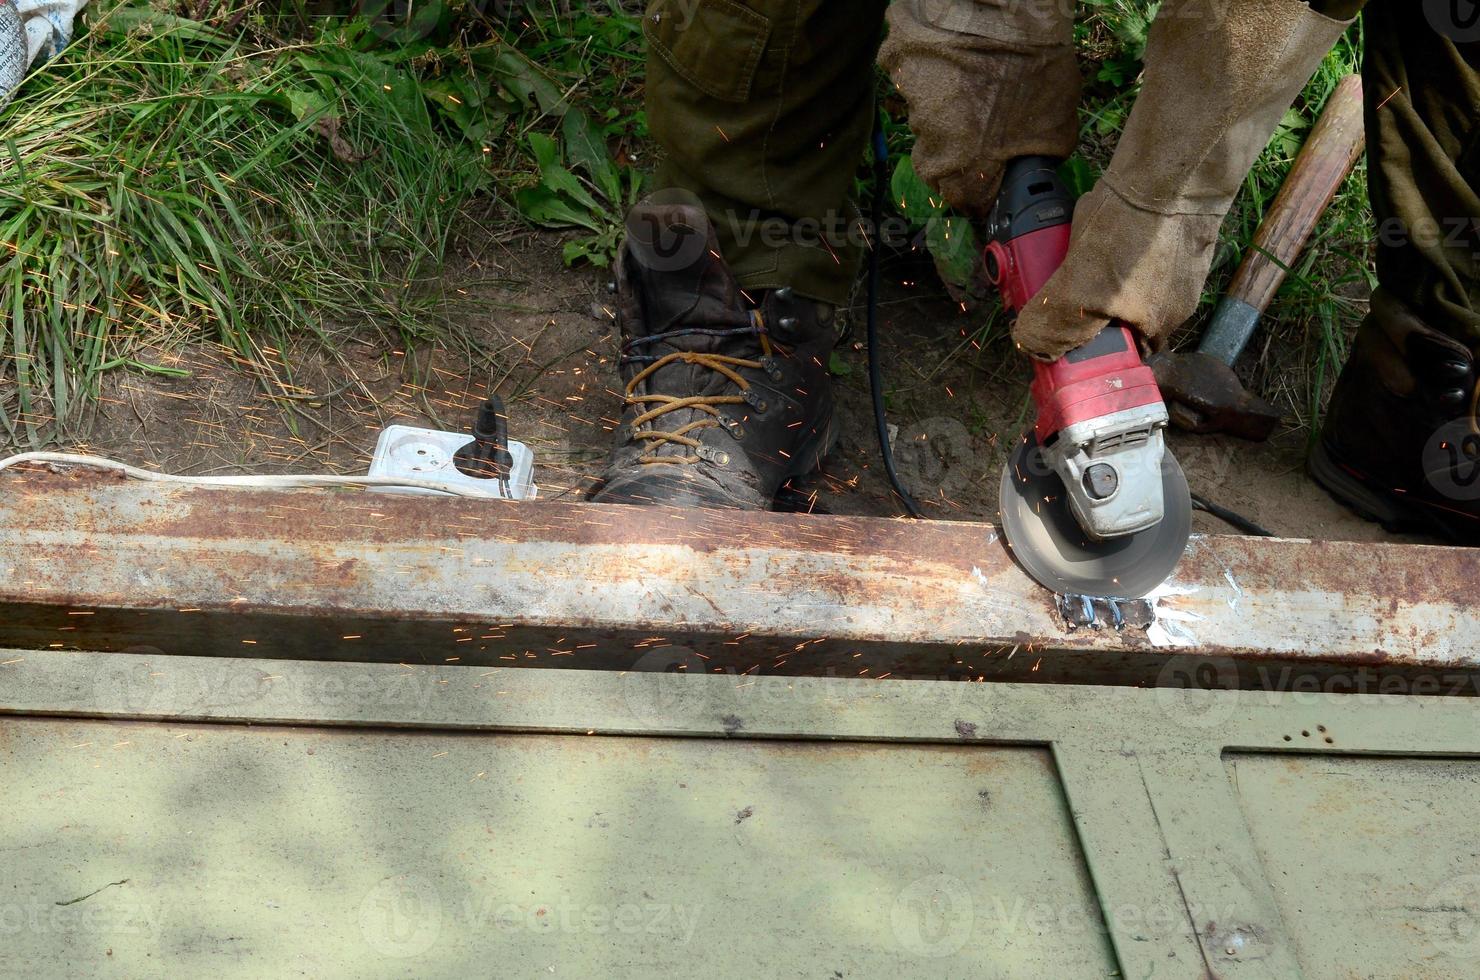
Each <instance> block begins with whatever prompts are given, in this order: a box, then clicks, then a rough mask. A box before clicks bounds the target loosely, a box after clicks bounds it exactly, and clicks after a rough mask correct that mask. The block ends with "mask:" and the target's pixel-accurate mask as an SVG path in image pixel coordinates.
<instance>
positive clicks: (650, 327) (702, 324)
mask: <svg viewBox="0 0 1480 980" xmlns="http://www.w3.org/2000/svg"><path fill="white" fill-rule="evenodd" d="M616 272H617V323H618V325H619V327H620V328H621V338H622V359H621V377H622V381H623V383H624V391H623V394H624V395H625V399H626V401H625V406H624V409H623V412H622V422H621V425H620V426H618V428H617V432H616V446H615V447H614V448H613V449H612V454H611V457H610V458H609V459H608V461H607V465H606V469H605V471H604V472H603V474H602V477H601V482H600V483H599V484H598V485H597V487H596V489H595V490H594V491H593V492H592V493H591V494H590V497H589V499H590V500H592V501H595V502H597V503H625V504H671V505H674V506H680V507H732V508H739V509H743V510H765V509H769V508H770V507H771V505H772V502H773V500H774V498H775V496H776V492H777V491H778V490H779V489H780V488H781V485H782V484H783V483H785V482H786V481H787V480H789V479H791V478H792V477H795V476H801V475H804V474H806V473H809V472H811V471H812V470H814V469H816V468H817V465H818V464H819V463H820V462H821V461H822V458H823V456H825V455H826V454H827V453H828V451H829V450H830V449H831V448H832V445H833V442H834V441H835V438H836V430H835V427H834V421H833V394H832V380H831V378H830V377H829V376H828V372H827V363H828V357H829V354H830V352H831V350H832V346H833V343H834V341H835V340H836V333H835V331H834V328H833V315H832V309H831V307H827V306H825V305H819V304H818V303H815V302H813V301H812V300H808V299H804V298H802V297H800V296H797V295H795V294H794V293H793V292H792V291H791V290H785V289H782V290H773V291H770V292H768V293H766V294H763V295H758V296H756V297H753V299H754V300H755V301H756V302H751V301H750V300H748V299H747V297H746V296H744V295H743V294H742V293H741V291H740V286H739V284H738V283H736V281H735V277H734V276H733V275H731V273H730V270H729V268H728V267H727V266H726V265H725V262H724V260H723V259H722V258H721V257H720V254H719V245H718V243H717V241H716V239H715V235H714V231H713V229H712V228H711V226H710V223H709V220H708V217H707V216H706V215H705V213H704V211H703V210H702V208H700V207H698V206H697V205H696V204H692V203H688V202H681V203H657V202H656V201H655V200H654V199H649V200H648V201H645V202H643V203H641V204H639V205H638V206H637V207H636V208H634V209H633V212H632V214H631V215H629V216H628V219H627V241H626V243H625V244H624V245H623V247H622V251H621V254H620V255H619V256H618V258H617V269H616Z"/></svg>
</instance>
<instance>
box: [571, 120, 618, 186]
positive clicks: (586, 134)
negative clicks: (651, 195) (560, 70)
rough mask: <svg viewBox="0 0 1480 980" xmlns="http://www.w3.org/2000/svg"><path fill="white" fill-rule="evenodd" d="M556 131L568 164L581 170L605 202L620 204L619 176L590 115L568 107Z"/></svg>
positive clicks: (604, 141)
mask: <svg viewBox="0 0 1480 980" xmlns="http://www.w3.org/2000/svg"><path fill="white" fill-rule="evenodd" d="M560 132H561V135H563V136H564V137H565V151H566V153H567V154H568V155H569V157H570V164H571V166H572V167H578V168H580V169H583V170H585V171H586V174H587V175H588V176H589V177H590V178H591V179H592V180H593V181H595V182H596V186H597V187H599V188H601V192H602V193H603V194H605V195H606V199H607V200H608V201H610V202H612V203H613V204H620V203H621V200H622V178H621V175H620V174H618V173H617V167H616V164H614V163H612V158H611V154H610V153H608V152H607V149H606V138H605V137H604V136H603V135H602V132H601V130H600V129H599V128H598V127H597V126H596V124H595V123H593V122H592V121H591V118H590V117H589V116H587V115H586V114H585V113H584V112H582V111H580V110H579V109H572V110H571V111H569V112H567V113H566V114H565V119H564V120H562V121H561V124H560Z"/></svg>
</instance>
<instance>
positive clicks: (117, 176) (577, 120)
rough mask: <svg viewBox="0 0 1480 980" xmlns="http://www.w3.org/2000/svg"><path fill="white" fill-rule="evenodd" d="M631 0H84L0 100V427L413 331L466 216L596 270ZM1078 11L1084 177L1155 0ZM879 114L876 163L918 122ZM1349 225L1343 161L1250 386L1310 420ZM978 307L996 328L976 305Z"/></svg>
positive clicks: (1276, 162) (1355, 218) (619, 116)
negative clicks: (303, 348)
mask: <svg viewBox="0 0 1480 980" xmlns="http://www.w3.org/2000/svg"><path fill="white" fill-rule="evenodd" d="M629 6H630V5H629V4H623V3H622V2H620V0H602V2H598V3H593V4H591V5H588V6H586V7H583V8H580V9H579V11H578V12H575V13H561V12H560V10H561V9H562V8H561V7H560V6H559V5H553V4H552V6H551V8H550V10H549V11H548V12H541V8H539V7H532V8H530V12H528V15H527V16H525V17H522V18H520V19H518V20H516V21H505V22H497V23H493V22H489V21H487V20H485V19H483V18H482V17H481V16H480V15H478V14H477V10H476V7H475V6H474V7H468V8H466V9H461V10H459V8H457V7H456V5H454V6H452V7H443V8H441V10H442V14H441V15H440V17H439V19H438V20H437V21H436V22H435V23H432V24H425V25H413V26H415V27H416V29H415V30H412V31H409V32H408V36H406V37H400V36H398V35H396V34H395V32H394V30H387V28H388V27H389V28H397V27H398V26H404V25H386V24H384V23H378V24H374V25H372V24H367V23H366V22H365V21H363V20H359V19H353V18H346V17H342V16H339V17H315V16H310V15H309V13H308V8H307V7H306V6H305V5H304V4H302V3H298V4H295V5H292V6H289V7H285V8H284V9H285V10H286V11H287V12H286V13H282V14H276V15H273V16H271V17H264V16H263V15H261V14H259V13H257V12H255V11H256V10H258V9H259V8H242V7H240V6H237V5H235V4H233V3H232V2H231V0H221V3H220V6H219V8H218V7H214V6H212V5H211V4H209V3H206V4H202V7H204V8H205V9H206V12H205V13H201V14H200V16H201V17H202V18H203V19H204V21H205V23H201V22H195V21H192V20H188V19H184V18H182V17H180V16H178V15H177V14H173V13H166V12H161V11H160V10H158V9H156V8H155V7H151V6H148V5H146V3H145V0H124V2H122V3H121V4H120V5H118V6H115V7H112V8H107V7H95V8H93V9H91V10H90V11H89V13H88V15H87V22H86V24H85V25H84V26H85V27H86V28H87V29H86V30H84V31H83V32H82V35H81V37H80V38H79V40H78V41H77V42H76V43H75V44H74V46H73V47H72V48H70V49H69V50H68V51H67V52H66V53H65V54H64V55H63V57H62V58H61V59H59V60H58V62H57V63H55V64H52V65H49V66H47V67H46V68H45V69H44V70H43V71H42V72H40V73H39V74H38V75H36V76H34V77H32V78H31V79H30V80H28V81H27V83H26V84H25V85H24V86H23V88H22V90H21V93H20V97H19V98H18V99H17V100H16V101H15V102H14V103H13V104H12V105H11V106H10V107H9V108H8V109H6V110H5V111H4V112H3V113H0V242H3V243H4V245H5V246H6V248H5V249H4V250H0V441H9V442H12V443H16V444H22V445H33V446H39V445H41V444H44V443H46V442H48V441H53V440H56V439H59V438H63V437H65V436H67V435H69V434H70V432H71V431H72V430H73V429H74V427H75V424H76V423H77V422H78V421H79V420H80V419H81V418H82V417H83V413H84V411H85V409H86V407H87V405H88V403H89V401H90V400H91V399H92V398H93V397H94V396H95V395H96V394H97V393H98V390H99V383H100V380H101V379H102V377H103V376H104V374H106V373H107V372H110V371H119V370H128V371H143V372H161V373H177V372H178V369H177V368H175V367H173V366H172V365H171V364H170V363H169V356H168V352H169V351H170V350H171V349H172V348H176V347H178V346H179V345H180V344H182V343H184V342H185V341H187V340H191V339H210V340H215V341H218V342H219V343H221V344H223V345H225V346H226V347H227V348H228V349H230V350H231V351H234V352H236V354H237V355H238V356H239V359H240V362H241V363H242V364H243V365H246V366H247V367H248V368H249V369H251V370H253V371H255V372H257V374H258V376H259V378H260V379H261V382H262V384H263V385H264V387H265V388H267V389H268V390H269V392H271V391H272V390H273V389H274V388H275V387H278V386H282V385H285V384H289V383H290V382H291V377H290V376H289V375H290V372H291V370H292V367H291V365H292V359H291V358H288V357H277V356H264V351H268V352H274V353H275V352H276V351H280V350H284V349H288V348H290V347H291V345H292V344H294V343H302V342H303V341H304V340H305V339H308V340H310V341H319V342H324V343H332V341H333V340H334V338H335V337H336V336H337V335H338V334H339V333H340V332H342V331H344V330H347V329H360V328H363V327H364V326H365V325H366V324H375V325H379V326H380V327H382V328H384V329H387V330H391V331H394V332H395V333H396V334H398V337H399V339H400V341H401V342H406V343H411V342H415V341H416V340H418V339H421V338H425V337H428V336H430V335H433V334H435V333H437V332H439V331H444V330H446V329H447V328H448V324H447V323H446V320H445V313H446V311H445V307H444V305H443V303H442V300H441V298H440V296H439V295H438V289H437V281H438V277H439V274H440V272H441V269H442V265H443V261H444V259H445V257H446V253H447V250H448V247H449V243H450V242H452V241H453V240H454V238H455V235H456V232H457V229H459V228H460V227H464V226H465V222H466V220H467V218H468V216H469V215H470V214H478V215H486V214H488V213H489V212H490V209H491V208H492V211H493V214H494V216H495V220H496V221H499V222H501V223H504V224H520V223H522V224H525V225H526V226H527V225H528V224H536V225H543V226H548V227H552V228H559V229H576V232H577V233H576V234H574V235H570V234H567V235H566V236H565V240H566V242H567V246H566V256H567V260H568V261H571V262H592V263H595V264H598V265H599V264H602V263H604V262H605V261H606V260H607V259H608V258H609V256H610V254H611V251H612V249H614V248H615V246H616V242H617V235H618V231H619V228H620V218H621V214H622V211H623V209H624V208H625V207H626V206H627V205H628V204H629V203H630V201H631V200H632V199H633V197H634V196H635V195H636V194H637V193H638V192H639V183H640V179H641V175H642V172H643V171H645V170H646V168H647V162H648V159H649V156H650V152H651V147H650V146H649V144H648V138H647V126H646V119H645V117H644V115H643V112H642V107H641V100H640V95H641V89H642V81H643V80H642V58H643V52H642V42H641V32H640V25H639V24H638V22H637V20H636V18H635V17H634V16H632V14H631V12H630V11H629V10H628V7H629ZM1089 7H1090V9H1089V12H1088V14H1087V16H1086V17H1085V18H1083V19H1082V21H1081V24H1080V25H1079V28H1078V32H1077V33H1078V43H1079V46H1080V50H1081V55H1082V57H1083V59H1084V62H1085V65H1086V72H1087V78H1088V80H1089V81H1088V85H1087V88H1086V98H1085V103H1084V112H1083V116H1082V118H1083V122H1084V130H1083V141H1082V143H1083V159H1082V162H1081V165H1082V166H1083V168H1084V170H1085V172H1086V173H1088V174H1089V175H1091V176H1092V175H1093V173H1094V172H1096V169H1097V168H1099V167H1101V166H1103V165H1104V163H1105V162H1107V160H1108V155H1109V148H1110V146H1111V145H1113V141H1114V138H1115V136H1116V134H1117V133H1118V131H1119V128H1120V127H1121V126H1122V125H1123V123H1124V119H1125V115H1126V113H1127V112H1128V110H1129V107H1130V105H1131V104H1132V101H1133V98H1134V92H1135V88H1136V79H1137V76H1138V74H1139V71H1140V57H1141V54H1142V49H1143V48H1144V41H1145V27H1146V23H1147V21H1148V13H1149V10H1150V5H1148V4H1147V3H1145V2H1144V0H1095V2H1092V3H1090V4H1089ZM243 9H247V10H250V11H252V12H251V13H249V14H243V13H242V10H243ZM388 34H389V35H390V36H389V37H388V36H387V35H388ZM1357 50H1358V47H1355V46H1353V45H1352V44H1350V43H1348V42H1343V45H1342V46H1341V47H1340V48H1338V50H1337V51H1336V52H1334V53H1333V54H1332V56H1331V57H1330V58H1328V59H1327V62H1326V64H1325V65H1324V66H1323V68H1322V70H1321V72H1320V73H1319V75H1318V76H1317V78H1316V79H1314V80H1313V81H1312V83H1311V85H1310V87H1309V88H1308V90H1307V91H1306V93H1305V95H1304V96H1303V97H1302V99H1301V100H1300V101H1299V103H1298V104H1297V106H1296V107H1295V109H1294V110H1292V112H1291V114H1290V115H1289V116H1287V118H1286V120H1285V124H1284V125H1283V126H1282V129H1281V132H1280V134H1278V135H1277V137H1276V139H1275V141H1274V142H1273V143H1272V145H1271V148H1270V150H1269V151H1268V152H1266V153H1265V154H1264V156H1263V157H1261V159H1260V161H1259V163H1258V164H1257V165H1256V167H1255V168H1254V170H1253V172H1252V173H1251V174H1250V177H1249V180H1248V183H1247V186H1246V188H1245V192H1244V193H1243V194H1242V195H1241V196H1240V199H1239V201H1238V203H1237V204H1236V207H1235V212H1234V214H1233V215H1232V216H1231V218H1230V220H1229V222H1228V223H1227V224H1226V226H1225V229H1224V233H1225V238H1226V244H1227V247H1226V248H1225V249H1224V250H1223V251H1224V255H1225V258H1226V259H1227V261H1225V262H1224V263H1223V264H1222V265H1220V267H1219V268H1218V269H1216V270H1215V274H1214V277H1213V280H1212V281H1211V282H1210V284H1209V294H1208V299H1209V302H1211V299H1212V297H1213V296H1214V295H1215V294H1216V292H1217V291H1218V290H1219V289H1220V288H1221V286H1222V284H1223V283H1224V282H1226V279H1227V277H1228V276H1229V275H1231V273H1232V268H1233V266H1234V264H1235V262H1234V261H1233V259H1234V257H1236V255H1237V254H1238V253H1239V252H1240V251H1241V249H1242V248H1243V246H1244V243H1246V242H1247V241H1248V240H1249V239H1250V238H1251V237H1252V235H1253V231H1254V229H1255V228H1256V227H1257V226H1258V222H1259V220H1260V218H1261V217H1262V214H1263V209H1264V208H1265V207H1267V205H1268V202H1269V201H1270V200H1271V199H1272V197H1273V195H1274V193H1275V191H1276V190H1277V188H1278V186H1279V183H1280V181H1281V180H1282V179H1283V176H1284V173H1285V172H1286V171H1287V170H1288V167H1289V163H1290V158H1291V155H1292V151H1293V150H1294V148H1296V147H1297V146H1298V144H1299V139H1300V137H1301V135H1302V133H1303V130H1304V129H1306V128H1308V127H1309V125H1310V124H1311V123H1312V122H1313V120H1314V118H1315V116H1316V114H1317V113H1318V112H1319V109H1320V106H1321V104H1322V103H1323V101H1324V99H1325V96H1326V94H1327V93H1329V91H1330V89H1331V87H1332V86H1333V85H1334V84H1335V82H1336V80H1337V79H1338V78H1339V77H1340V75H1341V74H1343V73H1345V72H1346V71H1348V70H1351V69H1352V67H1354V65H1355V63H1356V53H1355V52H1356V51H1357ZM886 105H888V106H891V107H893V108H894V110H895V113H894V115H893V116H892V117H891V118H890V121H889V122H888V124H887V130H886V135H887V136H888V141H889V145H890V150H891V155H892V156H893V157H894V161H893V163H894V172H897V171H898V170H899V168H900V166H901V163H902V161H903V159H904V157H905V156H906V155H907V154H908V152H909V148H910V145H911V142H912V140H911V137H910V134H909V131H908V128H907V126H906V125H905V123H904V121H903V118H902V117H903V107H902V105H901V104H900V103H899V102H898V100H897V99H895V100H886ZM863 172H865V173H866V168H865V170H864V171H863ZM897 176H898V174H897V173H896V177H897ZM865 184H866V178H865V181H864V184H861V188H863V189H866V187H865V186H864V185H865ZM913 217H917V218H919V219H920V224H921V227H922V229H925V230H926V231H927V236H926V237H927V240H928V241H930V242H931V243H933V244H934V245H935V246H936V247H937V249H938V250H944V249H945V248H946V247H949V249H950V253H949V254H946V255H945V256H944V259H945V261H943V262H942V266H943V267H944V268H945V269H946V270H947V272H948V274H949V272H950V270H951V269H952V268H958V269H959V268H961V267H963V262H964V261H965V260H966V259H967V258H969V257H970V256H967V255H966V253H967V252H969V251H971V250H969V249H964V248H963V245H962V242H963V241H964V240H965V238H964V235H956V234H955V233H954V232H953V231H951V229H952V228H953V227H960V226H959V225H955V226H951V225H947V224H945V223H942V222H937V223H936V225H935V226H934V231H933V232H930V231H929V229H930V216H929V215H916V216H913ZM945 217H949V216H945ZM1367 222H1368V209H1367V203H1366V199H1365V194H1364V190H1363V185H1362V183H1361V181H1360V180H1359V179H1354V180H1352V181H1349V182H1348V184H1347V185H1346V187H1345V188H1344V189H1343V191H1342V193H1341V194H1340V196H1339V197H1338V198H1337V201H1336V203H1335V205H1334V206H1333V208H1332V212H1331V215H1330V216H1328V218H1327V220H1326V221H1325V222H1323V224H1322V226H1321V229H1320V230H1319V231H1318V233H1317V239H1316V241H1315V242H1314V244H1313V246H1312V248H1311V249H1309V250H1308V251H1307V253H1306V255H1305V256H1304V257H1303V258H1302V260H1301V262H1300V263H1299V266H1298V267H1297V268H1296V269H1295V270H1294V272H1293V273H1292V276H1291V281H1290V283H1289V284H1288V285H1287V287H1286V289H1285V290H1284V292H1283V293H1282V294H1281V296H1280V298H1279V300H1278V301H1277V304H1276V308H1275V310H1274V313H1273V316H1272V318H1271V319H1272V320H1273V321H1274V322H1276V323H1277V326H1276V327H1274V328H1272V330H1271V332H1270V333H1269V334H1268V335H1267V336H1268V337H1269V338H1273V342H1272V343H1266V345H1265V347H1264V353H1263V354H1262V355H1261V357H1260V359H1259V363H1258V366H1257V371H1258V373H1259V375H1260V377H1259V381H1260V382H1261V384H1262V385H1264V386H1266V387H1270V388H1274V389H1276V390H1280V391H1286V392H1287V394H1288V396H1289V400H1290V401H1292V402H1293V403H1295V404H1297V405H1299V406H1301V407H1302V410H1303V411H1305V412H1308V413H1313V408H1314V406H1315V405H1316V404H1318V403H1319V395H1320V391H1321V388H1322V387H1323V385H1325V384H1326V383H1328V382H1329V381H1330V380H1331V378H1332V377H1334V373H1335V369H1336V365H1337V364H1338V363H1339V361H1340V359H1341V358H1342V356H1343V355H1344V352H1345V343H1346V340H1345V338H1346V335H1347V332H1348V327H1349V321H1350V319H1351V316H1352V315H1354V311H1355V309H1356V307H1357V306H1358V305H1359V303H1360V299H1361V297H1362V296H1363V295H1364V294H1365V291H1364V288H1363V287H1364V285H1365V280H1366V278H1367V276H1368V275H1369V269H1370V254H1369V250H1368V246H1367V242H1368V240H1369V239H1370V233H1369V232H1368V230H1367V228H1368V225H1367ZM975 315H977V316H979V317H981V327H980V331H979V336H982V337H986V338H988V339H991V338H993V337H995V339H996V341H998V342H1000V340H1001V334H1002V330H1003V328H1002V324H1001V323H1000V321H999V320H998V319H996V318H994V317H993V316H992V315H991V312H990V309H989V306H988V307H986V308H984V309H983V311H981V312H979V313H978V314H975ZM1194 325H1195V324H1194ZM1259 342H1260V341H1257V340H1256V344H1257V343H1259ZM982 346H983V347H987V346H988V345H987V344H986V343H984V344H983V345H982ZM160 352H164V353H163V354H161V353H160Z"/></svg>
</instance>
